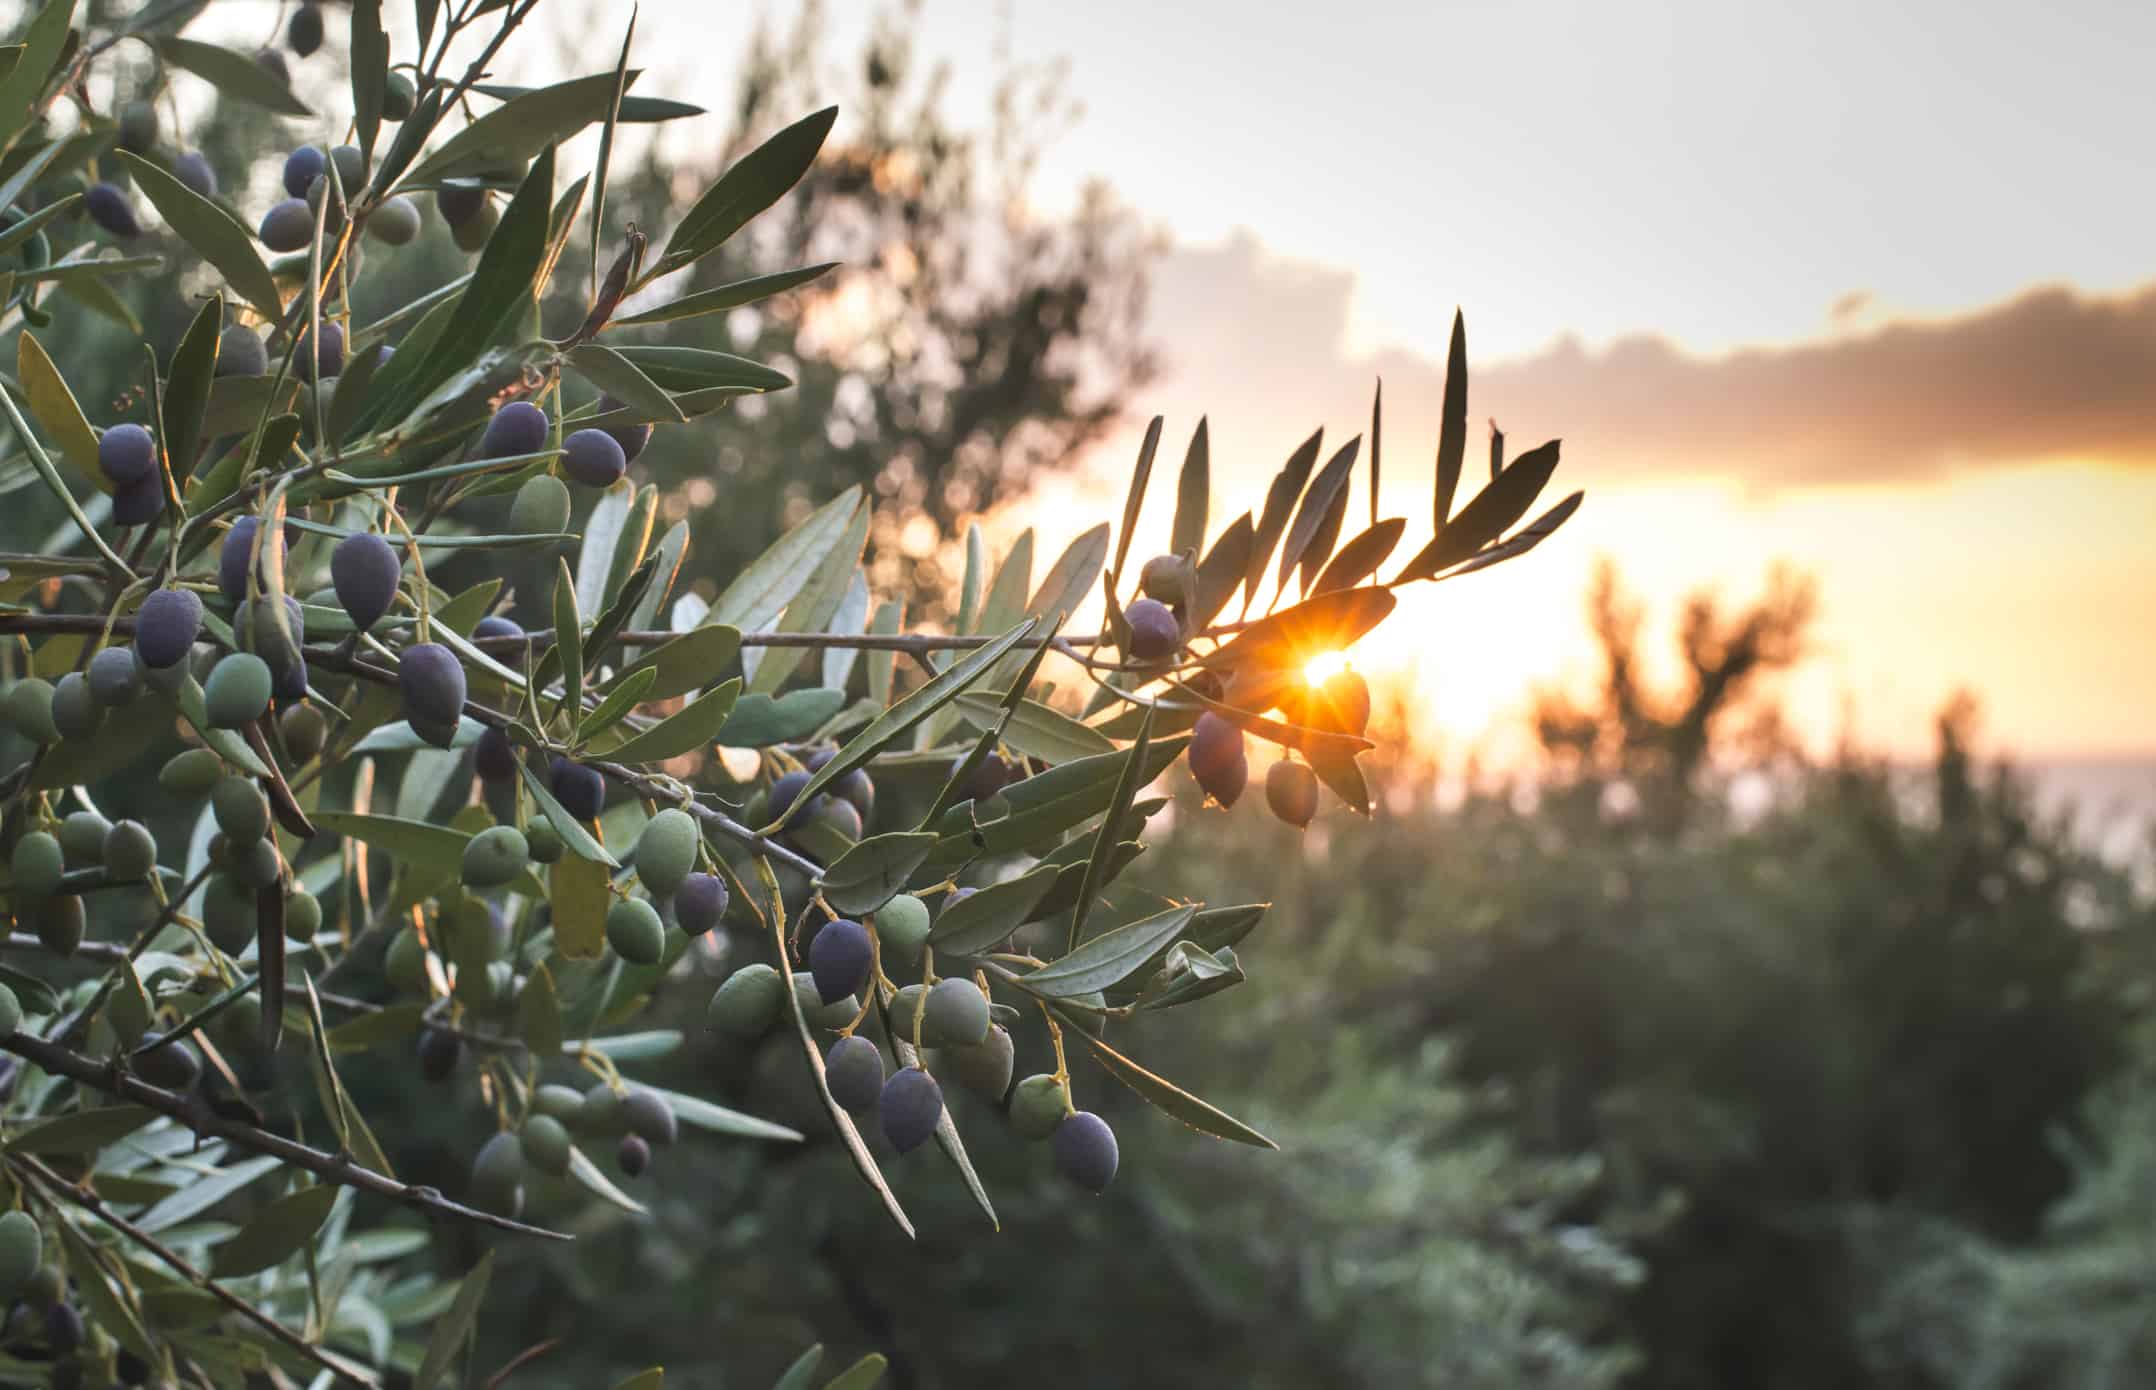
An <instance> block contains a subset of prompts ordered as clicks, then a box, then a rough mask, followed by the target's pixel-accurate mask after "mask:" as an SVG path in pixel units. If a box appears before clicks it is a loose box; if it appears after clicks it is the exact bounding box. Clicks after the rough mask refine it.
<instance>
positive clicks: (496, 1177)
mask: <svg viewBox="0 0 2156 1390" xmlns="http://www.w3.org/2000/svg"><path fill="white" fill-rule="evenodd" d="M470 1196H471V1202H472V1205H473V1206H476V1207H479V1208H480V1209H481V1210H484V1211H491V1212H494V1213H496V1214H497V1215H501V1216H509V1217H514V1216H515V1215H516V1214H517V1213H518V1212H520V1211H521V1210H523V1207H524V1146H523V1145H522V1144H520V1143H518V1142H517V1137H516V1136H515V1135H514V1134H508V1133H503V1134H497V1135H495V1136H494V1137H493V1138H491V1139H489V1140H487V1142H486V1143H484V1144H482V1145H480V1146H479V1154H478V1156H477V1157H475V1158H474V1159H473V1160H472V1187H471V1194H470Z"/></svg>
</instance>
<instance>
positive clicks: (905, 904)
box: [876, 893, 929, 965]
mask: <svg viewBox="0 0 2156 1390" xmlns="http://www.w3.org/2000/svg"><path fill="white" fill-rule="evenodd" d="M928 928H929V920H928V904H926V903H924V902H922V901H921V900H920V899H919V898H916V897H915V896H913V894H911V893H901V894H899V895H898V896H897V897H895V898H893V899H891V901H889V902H887V903H885V904H884V905H883V906H882V907H879V908H877V909H876V944H877V947H878V948H879V949H880V950H881V951H882V953H883V956H884V959H886V960H893V959H895V960H899V961H903V962H904V963H906V964H907V965H913V964H916V963H917V962H919V960H920V959H921V948H922V947H923V946H925V945H927V944H928Z"/></svg>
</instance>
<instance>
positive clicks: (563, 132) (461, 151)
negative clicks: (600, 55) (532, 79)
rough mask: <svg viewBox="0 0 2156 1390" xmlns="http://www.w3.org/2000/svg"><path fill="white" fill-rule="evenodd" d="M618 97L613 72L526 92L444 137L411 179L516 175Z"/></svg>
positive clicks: (429, 180)
mask: <svg viewBox="0 0 2156 1390" xmlns="http://www.w3.org/2000/svg"><path fill="white" fill-rule="evenodd" d="M613 101H614V74H613V72H612V71H607V72H601V73H594V74H592V75H591V76H589V77H575V78H571V79H570V80H568V81H567V82H557V83H555V84H554V85H553V86H551V87H541V88H539V89H538V90H537V91H531V92H524V93H521V94H519V95H518V96H515V97H513V98H511V99H510V100H509V101H507V102H505V103H504V104H502V105H501V106H498V107H496V108H495V109H494V110H492V111H489V112H487V114H485V115H484V116H481V117H480V118H479V119H478V120H476V121H473V122H472V123H471V124H470V125H468V126H466V127H464V129H462V130H460V131H458V132H457V133H456V134H455V135H452V136H450V137H449V139H447V140H445V141H444V142H442V145H441V147H440V148H438V149H436V150H435V152H434V153H433V154H431V155H428V156H427V158H426V159H425V161H423V162H422V163H421V164H420V165H419V167H418V168H416V169H414V170H412V173H411V181H412V182H414V183H420V184H432V183H435V182H437V181H438V180H441V179H446V178H455V177H458V176H460V175H461V176H468V177H498V176H501V175H504V174H511V175H513V174H514V172H515V171H516V170H519V169H521V168H522V167H523V166H524V163H525V161H526V160H529V159H531V158H533V157H534V156H536V155H537V154H538V153H539V152H540V151H541V150H543V149H545V148H546V147H547V146H549V145H557V144H560V143H561V142H562V141H564V140H567V139H568V138H569V137H570V136H572V135H574V134H576V133H577V132H578V131H580V130H582V129H584V127H586V126H588V125H591V124H593V123H594V122H596V121H603V120H605V119H606V113H607V110H608V108H609V107H610V106H612V105H613Z"/></svg>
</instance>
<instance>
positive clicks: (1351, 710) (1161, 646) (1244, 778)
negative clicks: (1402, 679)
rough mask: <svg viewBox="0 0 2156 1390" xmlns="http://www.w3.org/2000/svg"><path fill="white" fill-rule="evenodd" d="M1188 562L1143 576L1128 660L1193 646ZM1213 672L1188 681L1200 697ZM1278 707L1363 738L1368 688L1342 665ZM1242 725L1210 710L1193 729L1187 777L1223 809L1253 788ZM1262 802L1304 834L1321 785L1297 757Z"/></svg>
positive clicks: (1167, 655) (1311, 723) (1150, 566)
mask: <svg viewBox="0 0 2156 1390" xmlns="http://www.w3.org/2000/svg"><path fill="white" fill-rule="evenodd" d="M1191 583H1192V580H1191V575H1190V566H1189V562H1188V561H1187V560H1186V559H1184V557H1182V556H1179V555H1157V556H1155V557H1153V558H1152V559H1151V560H1148V561H1146V563H1145V565H1144V567H1143V568H1141V569H1140V570H1139V572H1138V587H1139V591H1140V592H1141V593H1142V594H1143V595H1144V597H1142V598H1138V599H1134V600H1132V601H1131V603H1130V605H1129V607H1127V608H1125V609H1124V610H1123V617H1124V621H1125V622H1126V623H1128V625H1129V628H1130V638H1129V641H1128V644H1127V647H1126V651H1127V654H1128V655H1129V656H1130V657H1131V658H1132V659H1133V660H1135V661H1140V662H1147V663H1165V662H1169V661H1171V660H1173V659H1174V658H1175V657H1177V656H1178V655H1180V654H1181V652H1182V649H1183V646H1184V644H1185V642H1186V641H1187V640H1188V637H1187V634H1186V633H1185V631H1184V625H1185V621H1186V618H1187V615H1188V602H1189V592H1190V585H1191ZM1209 679H1211V677H1210V673H1201V675H1200V676H1199V677H1197V678H1194V679H1193V681H1192V682H1191V689H1192V690H1193V691H1195V692H1196V693H1199V694H1208V693H1209V694H1210V695H1211V696H1212V697H1213V698H1216V699H1217V697H1218V695H1219V693H1220V692H1219V691H1218V690H1217V689H1214V690H1211V691H1210V692H1208V691H1207V689H1206V687H1205V682H1206V681H1207V680H1209ZM1272 700H1273V703H1272V704H1271V705H1270V708H1273V709H1276V710H1278V711H1279V713H1280V714H1281V715H1282V716H1283V717H1284V718H1285V719H1286V720H1287V722H1288V723H1289V724H1291V725H1294V726H1297V727H1302V728H1309V729H1314V730H1316V731H1318V732H1320V733H1330V734H1352V735H1356V736H1358V737H1359V736H1360V735H1361V734H1362V733H1363V732H1364V731H1365V730H1366V729H1368V728H1369V726H1370V686H1369V683H1368V682H1367V681H1365V680H1364V679H1363V677H1362V675H1361V673H1360V672H1357V671H1355V670H1354V669H1353V668H1350V667H1342V668H1341V669H1339V670H1337V671H1335V672H1333V673H1332V674H1330V675H1329V676H1327V677H1326V678H1325V680H1324V681H1323V683H1321V684H1319V685H1317V686H1316V687H1314V688H1312V689H1310V690H1308V691H1302V690H1296V689H1294V688H1292V687H1291V688H1288V689H1285V690H1282V691H1279V692H1277V693H1275V694H1274V695H1273V696H1272ZM1245 742H1246V738H1245V735H1244V732H1243V729H1242V727H1241V726H1240V725H1239V724H1237V723H1236V722H1235V721H1234V720H1233V719H1231V718H1229V717H1228V716H1227V715H1224V714H1220V713H1217V712H1215V711H1213V710H1210V709H1209V710H1207V711H1205V712H1204V713H1203V714H1200V715H1199V716H1198V718H1197V722H1196V724H1195V725H1194V726H1193V728H1192V729H1191V741H1190V748H1189V752H1188V753H1187V755H1186V756H1187V757H1188V759H1189V763H1190V775H1191V776H1192V777H1193V778H1195V779H1196V781H1197V783H1198V785H1199V787H1200V788H1202V789H1203V790H1204V792H1205V794H1206V795H1207V796H1209V797H1211V798H1212V799H1213V800H1214V801H1216V802H1218V803H1219V804H1220V805H1221V806H1224V807H1228V806H1233V805H1234V804H1235V803H1236V801H1237V800H1239V799H1240V798H1241V797H1242V794H1243V791H1244V789H1245V788H1246V787H1248V786H1249V785H1250V761H1249V756H1248V752H1247V750H1246V747H1245ZM1265 802H1266V805H1267V806H1268V807H1270V808H1271V810H1272V813H1273V814H1274V815H1275V816H1277V817H1279V818H1280V819H1281V820H1283V821H1285V822H1287V823H1288V824H1289V825H1292V826H1294V827H1296V828H1297V829H1302V828H1303V827H1305V826H1307V825H1309V824H1310V822H1311V821H1312V820H1313V819H1315V818H1316V816H1317V813H1318V779H1317V774H1316V773H1314V772H1313V771H1311V769H1310V765H1309V764H1308V763H1306V762H1303V761H1301V760H1299V759H1298V758H1296V757H1295V756H1294V755H1293V754H1290V755H1288V756H1286V757H1283V758H1281V759H1279V760H1278V761H1276V762H1275V763H1274V764H1273V765H1272V767H1271V768H1270V769H1268V770H1267V772H1266V774H1265Z"/></svg>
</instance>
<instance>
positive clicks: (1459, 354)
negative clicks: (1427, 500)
mask: <svg viewBox="0 0 2156 1390" xmlns="http://www.w3.org/2000/svg"><path fill="white" fill-rule="evenodd" d="M1466 460H1467V316H1466V315H1465V314H1463V313H1461V312H1460V311H1458V310H1457V309H1456V310H1454V311H1453V315H1452V346H1451V348H1450V349H1449V350H1448V351H1447V353H1446V354H1445V407H1444V414H1443V416H1442V417H1441V418H1440V420H1439V422H1438V432H1437V496H1436V500H1435V502H1434V503H1433V505H1432V516H1431V519H1430V526H1431V529H1432V530H1433V531H1435V532H1436V534H1437V535H1439V536H1443V535H1444V534H1445V527H1446V524H1447V523H1448V522H1449V521H1450V519H1451V517H1452V495H1453V493H1454V492H1456V491H1458V490H1459V486H1460V466H1461V465H1462V464H1463V463H1465V462H1466ZM1476 548H1477V547H1474V546H1470V547H1469V550H1470V551H1473V550H1474V549H1476Z"/></svg>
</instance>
